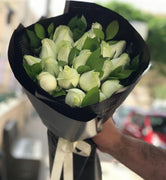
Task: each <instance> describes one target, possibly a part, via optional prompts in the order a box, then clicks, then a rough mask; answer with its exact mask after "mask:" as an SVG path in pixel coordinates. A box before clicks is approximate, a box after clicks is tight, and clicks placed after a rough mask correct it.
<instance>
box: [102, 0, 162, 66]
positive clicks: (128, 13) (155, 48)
mask: <svg viewBox="0 0 166 180" xmlns="http://www.w3.org/2000/svg"><path fill="white" fill-rule="evenodd" d="M102 5H103V6H105V7H107V8H109V9H111V10H114V11H116V12H118V13H119V14H120V15H122V16H123V17H125V18H126V19H127V20H128V21H131V20H137V21H144V22H146V23H147V24H148V27H149V34H148V39H147V45H148V47H149V50H150V54H151V60H152V61H157V62H162V63H165V64H166V51H165V48H166V16H165V17H160V16H155V15H152V14H148V13H145V12H143V11H141V10H138V9H137V8H135V7H133V6H132V5H130V4H125V3H119V2H107V3H106V4H102Z"/></svg>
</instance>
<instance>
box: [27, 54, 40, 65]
mask: <svg viewBox="0 0 166 180" xmlns="http://www.w3.org/2000/svg"><path fill="white" fill-rule="evenodd" d="M24 59H25V61H26V62H27V64H28V65H30V66H32V65H34V64H36V63H40V61H41V59H40V58H37V57H34V56H31V55H24Z"/></svg>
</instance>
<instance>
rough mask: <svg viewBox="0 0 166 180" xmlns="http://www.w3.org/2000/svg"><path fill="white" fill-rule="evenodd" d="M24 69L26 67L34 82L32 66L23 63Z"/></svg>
mask: <svg viewBox="0 0 166 180" xmlns="http://www.w3.org/2000/svg"><path fill="white" fill-rule="evenodd" d="M23 67H24V69H25V71H26V73H27V74H28V76H29V77H30V78H31V79H32V80H33V79H34V76H33V73H32V72H31V68H30V66H29V65H28V64H27V63H25V62H23Z"/></svg>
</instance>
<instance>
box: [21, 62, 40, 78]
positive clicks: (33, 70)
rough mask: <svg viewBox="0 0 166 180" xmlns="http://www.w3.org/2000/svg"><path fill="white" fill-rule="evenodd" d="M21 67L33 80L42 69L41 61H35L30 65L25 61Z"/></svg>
mask: <svg viewBox="0 0 166 180" xmlns="http://www.w3.org/2000/svg"><path fill="white" fill-rule="evenodd" d="M23 67H24V69H25V71H26V73H27V74H28V76H29V77H30V78H31V79H32V80H33V81H36V77H37V75H38V74H39V73H40V72H41V71H42V67H41V63H36V64H34V65H32V66H29V65H28V64H27V63H25V62H23Z"/></svg>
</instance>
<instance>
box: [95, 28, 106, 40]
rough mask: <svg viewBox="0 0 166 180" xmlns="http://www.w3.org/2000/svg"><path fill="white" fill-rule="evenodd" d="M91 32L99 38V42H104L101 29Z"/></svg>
mask: <svg viewBox="0 0 166 180" xmlns="http://www.w3.org/2000/svg"><path fill="white" fill-rule="evenodd" d="M93 31H94V33H95V35H96V37H98V38H100V39H101V40H104V36H105V35H104V32H103V31H102V30H101V29H97V28H93Z"/></svg>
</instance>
